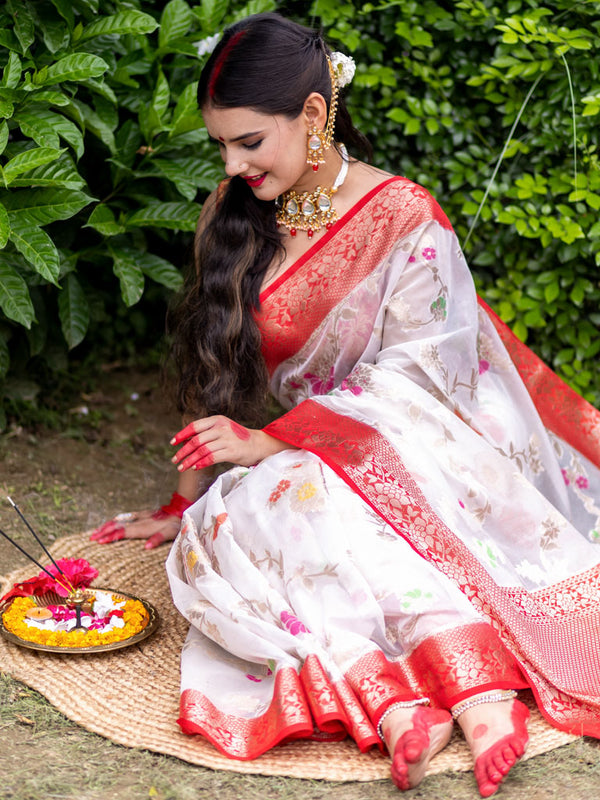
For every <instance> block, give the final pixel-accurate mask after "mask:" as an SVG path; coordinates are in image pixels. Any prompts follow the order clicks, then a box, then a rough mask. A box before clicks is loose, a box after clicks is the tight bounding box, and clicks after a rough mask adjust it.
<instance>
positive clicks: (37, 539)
mask: <svg viewBox="0 0 600 800" xmlns="http://www.w3.org/2000/svg"><path fill="white" fill-rule="evenodd" d="M6 499H7V500H8V502H9V503H10V504H11V506H12V507H13V508H14V510H15V511H16V512H17V514H18V515H19V516H20V517H21V519H22V520H23V522H24V523H25V525H27V527H28V528H29V530H30V531H31V533H32V534H33V536H34V537H35V540H36V542H37V543H38V544H39V545H40V547H41V548H42V550H43V551H44V553H46V555H47V556H48V558H49V559H50V561H52V563H53V564H54V566H55V567H56V569H57V570H58V572H60V574H61V575H62V576H63V578H64V579H65V580H66V582H67V584H69V585H71V581H70V580H69V579H68V578H67V576H66V575H65V573H64V572H63V570H62V569H61V568H60V567H59V566H58V564H57V563H56V561H55V560H54V559H53V558H52V556H51V555H50V551H49V550H48V548H47V547H46V545H45V544H44V543H43V542H42V540H41V539H40V537H39V536H38V535H37V533H36V532H35V531H34V530H33V528H32V527H31V525H30V524H29V522H27V520H26V519H25V516H24V515H23V513H22V512H21V509H20V508H19V506H18V505H17V504H16V503H15V501H14V500H13V499H12V498H11V497H9V496H8V495H6ZM4 535H5V536H6V534H4ZM13 544H16V542H13ZM17 547H18V545H17ZM26 555H27V554H26ZM36 563H37V562H36ZM48 574H50V573H48ZM64 588H66V587H64ZM73 588H74V587H73V586H72V585H71V589H70V590H69V591H71V590H72V589H73Z"/></svg>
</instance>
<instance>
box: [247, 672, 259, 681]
mask: <svg viewBox="0 0 600 800" xmlns="http://www.w3.org/2000/svg"><path fill="white" fill-rule="evenodd" d="M246 677H247V678H248V680H249V681H254V683H260V682H261V681H262V678H256V677H255V676H254V675H250V673H247V674H246Z"/></svg>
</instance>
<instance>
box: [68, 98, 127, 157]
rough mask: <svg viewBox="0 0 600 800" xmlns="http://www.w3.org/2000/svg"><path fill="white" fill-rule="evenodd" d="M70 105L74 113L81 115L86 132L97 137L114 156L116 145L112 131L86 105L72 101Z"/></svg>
mask: <svg viewBox="0 0 600 800" xmlns="http://www.w3.org/2000/svg"><path fill="white" fill-rule="evenodd" d="M71 105H72V106H73V107H74V108H75V109H76V112H77V113H78V114H79V115H81V118H82V119H83V122H84V124H85V127H86V128H87V130H89V131H91V132H92V133H93V134H94V136H97V137H98V139H100V141H101V142H103V143H104V144H105V145H106V147H107V148H108V149H109V150H110V152H111V154H114V153H115V152H116V145H115V137H114V134H113V132H112V129H111V128H110V127H109V126H108V125H107V124H106V123H105V122H104V121H103V120H102V119H101V118H100V116H99V115H98V114H97V113H96V112H95V111H94V109H93V108H90V106H88V105H87V104H86V103H82V102H81V101H79V100H75V99H74V100H73V101H72V102H71Z"/></svg>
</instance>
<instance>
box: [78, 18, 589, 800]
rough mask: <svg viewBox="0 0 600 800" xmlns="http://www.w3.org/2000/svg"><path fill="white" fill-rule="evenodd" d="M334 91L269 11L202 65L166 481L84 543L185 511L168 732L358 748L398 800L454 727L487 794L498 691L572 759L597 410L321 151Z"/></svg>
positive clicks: (310, 42)
mask: <svg viewBox="0 0 600 800" xmlns="http://www.w3.org/2000/svg"><path fill="white" fill-rule="evenodd" d="M351 76H352V64H351V63H350V62H349V60H348V59H346V58H344V57H343V56H340V54H337V53H331V51H330V50H329V49H328V47H327V46H326V44H325V43H324V42H323V40H322V38H321V37H320V36H319V35H318V34H317V33H314V32H312V31H310V30H307V29H305V28H303V27H300V26H299V25H296V24H295V23H292V22H289V21H286V20H285V19H282V18H281V17H279V16H277V15H273V14H261V15H256V16H253V17H250V18H248V19H245V20H243V21H242V22H239V23H237V24H235V25H233V26H232V27H231V28H229V29H228V30H226V31H225V33H224V35H223V38H222V39H221V41H220V43H219V45H218V46H217V48H216V50H215V52H214V53H213V54H212V56H211V57H210V59H209V61H208V62H207V64H206V66H205V68H204V70H203V72H202V76H201V79H200V85H199V103H200V106H201V109H202V113H203V115H204V120H205V123H206V127H207V130H208V132H209V134H210V136H211V137H212V139H214V141H215V143H216V146H218V147H219V149H220V152H221V155H222V157H223V160H224V162H225V170H226V173H227V176H228V178H227V180H225V181H224V182H223V183H222V184H221V185H220V186H219V188H218V189H217V190H216V192H215V193H213V195H212V196H211V197H210V198H209V200H208V201H207V202H206V204H205V207H204V210H203V213H202V216H201V220H200V223H199V229H198V236H197V242H196V270H195V271H194V274H193V275H192V276H191V280H190V281H189V283H188V286H187V290H186V294H185V296H184V298H183V300H182V302H181V304H180V305H179V307H178V309H177V311H176V313H175V316H174V323H173V330H174V337H175V339H174V356H175V362H176V364H177V366H178V369H179V384H178V398H179V403H180V407H181V411H182V412H183V414H184V415H185V418H186V420H187V421H188V424H186V426H185V427H184V428H183V430H182V431H180V432H179V433H178V434H177V435H176V436H175V437H174V438H173V440H172V444H173V445H176V446H178V445H181V447H180V449H179V450H178V452H177V454H176V455H175V456H174V458H173V461H174V462H175V463H176V464H177V466H178V469H179V470H180V472H181V478H180V484H179V488H178V492H177V493H176V494H175V495H174V497H173V499H172V501H171V503H170V504H169V505H167V506H165V507H163V508H162V509H161V510H159V511H158V512H154V514H152V515H151V514H148V515H146V516H145V517H143V518H141V519H140V518H139V516H138V518H137V519H136V520H135V521H132V522H131V524H129V523H128V522H127V520H125V521H124V520H122V519H121V520H119V519H117V520H112V521H111V522H109V523H106V525H104V526H103V527H102V528H101V529H99V531H97V532H96V533H95V534H94V535H93V538H94V539H95V540H96V541H99V542H105V541H111V540H114V539H115V538H123V537H149V536H152V538H150V539H149V541H148V543H147V546H153V545H155V544H156V543H157V542H159V541H163V540H166V539H172V538H174V537H175V535H176V533H177V530H178V528H179V522H180V519H179V518H180V517H181V516H182V514H183V525H182V528H181V532H180V534H179V536H178V538H177V540H176V542H175V544H174V546H173V548H172V550H171V553H170V555H169V558H168V561H167V570H168V574H169V579H170V582H171V588H172V593H173V598H174V602H175V604H176V606H177V607H178V608H179V610H180V611H181V613H182V614H184V615H185V616H186V617H187V618H188V619H189V621H190V622H191V627H190V632H189V635H188V639H187V641H186V644H185V647H184V651H183V655H182V695H181V718H180V720H179V722H180V725H181V727H182V729H183V730H184V731H185V732H186V733H190V734H201V735H202V736H204V737H206V738H208V739H209V740H210V741H211V742H212V743H213V744H214V745H215V746H216V747H217V748H219V749H220V750H221V751H222V752H224V753H226V754H227V755H229V756H232V757H234V758H239V759H249V758H255V757H256V756H258V755H260V754H261V753H263V752H264V751H265V750H267V749H268V748H271V747H273V746H274V745H275V744H277V743H278V742H281V741H283V740H290V739H294V738H301V737H304V738H314V737H317V738H321V739H327V738H343V737H344V736H346V735H348V734H349V735H350V736H352V737H353V738H354V739H355V741H356V743H357V745H358V747H359V748H360V750H362V751H364V750H367V749H369V748H370V747H372V746H374V745H375V746H377V745H378V746H382V742H384V743H385V745H386V746H387V749H388V751H389V752H390V754H391V755H392V759H393V763H392V778H393V780H394V782H395V784H396V785H397V786H398V787H399V788H400V789H409V788H412V787H414V786H416V785H417V784H418V783H419V782H420V780H421V779H422V778H423V776H424V774H425V772H426V769H427V766H428V763H429V761H430V759H431V758H432V756H433V755H435V753H437V752H438V751H439V750H440V749H441V748H443V747H444V746H445V745H446V744H447V742H448V740H449V739H450V736H451V733H452V727H453V723H454V721H456V722H457V723H458V725H459V726H460V727H461V728H462V730H463V732H464V735H465V737H466V740H467V743H468V745H469V747H470V749H471V751H472V754H473V760H474V769H475V777H476V779H477V783H478V786H479V790H480V793H481V795H482V796H484V797H487V796H489V795H491V794H493V793H494V792H495V791H496V790H497V788H498V786H499V784H500V783H501V781H502V780H503V779H504V778H505V776H506V775H507V773H508V772H509V770H510V769H511V767H512V766H513V765H514V764H515V762H516V761H517V760H518V759H519V758H520V757H521V756H522V755H523V753H524V751H525V747H526V745H527V728H526V724H527V719H528V715H529V714H528V710H527V707H526V706H525V705H524V704H523V703H522V702H520V701H519V700H517V699H516V698H515V695H516V692H517V691H518V690H522V689H527V688H529V689H532V690H533V693H534V695H535V699H536V701H537V703H538V705H539V707H540V710H541V712H542V713H543V714H544V716H545V717H546V718H547V719H548V720H549V721H550V722H551V723H552V724H553V725H555V726H557V727H558V728H561V729H562V730H566V731H570V732H574V733H577V734H587V735H592V736H598V735H600V701H599V698H600V691H599V690H600V611H599V608H600V605H599V599H600V591H599V581H598V576H599V571H600V570H599V567H598V562H599V561H600V551H599V550H598V547H599V545H598V541H599V540H600V470H599V469H598V467H597V466H596V465H595V464H598V463H600V459H599V454H600V449H599V434H600V415H599V414H598V412H597V411H595V410H594V409H593V408H591V407H590V406H589V405H588V404H586V403H585V402H584V401H583V400H582V399H581V398H580V397H578V396H577V395H575V394H574V393H572V392H571V391H570V390H569V389H568V388H567V387H566V386H565V385H564V384H562V383H561V382H560V381H559V379H558V378H557V377H556V376H555V375H554V374H553V373H552V372H550V370H548V369H547V368H546V367H544V365H542V364H541V362H540V361H539V360H538V359H537V358H536V357H535V356H534V355H533V354H532V353H531V352H530V351H529V350H527V348H525V347H524V346H522V345H521V344H520V343H519V342H518V341H517V340H515V339H514V337H512V335H511V334H510V332H508V331H507V330H506V329H505V328H504V326H503V325H502V323H500V322H499V321H498V320H497V318H496V317H495V316H494V315H493V314H492V312H491V311H489V309H487V308H486V307H485V306H484V305H483V303H480V302H478V300H477V297H476V294H475V290H474V286H473V281H472V278H471V275H470V272H469V270H468V268H467V265H466V263H465V260H464V258H463V255H462V253H461V250H460V247H459V245H458V242H457V239H456V237H455V235H454V233H453V230H452V227H451V225H450V222H449V221H448V219H447V218H446V216H445V215H444V213H443V211H442V210H441V209H440V207H439V206H438V204H437V203H436V202H435V200H433V199H432V197H431V196H430V195H429V194H428V193H427V191H426V190H425V189H423V188H422V187H420V186H417V185H415V184H414V183H412V182H411V181H409V180H407V179H405V178H399V177H393V176H391V175H389V174H387V173H384V172H382V171H380V170H378V169H375V168H374V167H371V166H369V165H367V164H365V163H363V162H361V161H358V160H355V159H354V158H351V157H350V156H348V154H347V151H346V147H345V146H344V145H347V146H348V147H350V148H351V149H353V150H355V151H356V150H361V149H362V150H363V151H364V146H365V144H366V143H365V140H364V139H363V137H362V136H361V135H360V134H359V133H358V132H357V131H356V130H355V129H354V128H353V126H352V123H351V120H350V117H349V115H348V111H347V109H346V107H345V104H344V102H343V99H342V98H341V97H340V96H339V89H340V88H341V87H342V86H343V85H345V84H346V83H347V82H348V81H349V80H350V79H351ZM503 340H504V343H503ZM507 348H508V349H507ZM520 372H521V373H522V374H523V375H524V376H525V380H526V382H527V386H526V383H524V381H523V379H522V377H521V376H520ZM267 390H270V391H271V393H272V394H273V395H274V396H275V398H276V399H277V400H278V401H279V403H280V404H281V406H283V408H284V409H287V411H286V412H285V413H283V414H282V416H280V417H279V418H278V419H277V420H276V421H274V422H272V423H271V424H269V425H267V426H266V427H264V428H262V429H261V428H260V423H259V422H257V419H258V418H260V415H261V413H262V411H263V409H264V407H265V403H266V396H267ZM528 390H529V391H528ZM225 463H227V464H235V465H237V466H234V467H233V468H231V469H229V470H228V471H226V472H221V474H220V475H219V476H218V477H215V474H214V472H213V470H214V468H215V467H216V466H217V467H218V465H222V464H225ZM199 495H201V496H200V498H199V499H197V498H198V496H199ZM192 500H197V501H196V502H194V504H193V505H190V501H192ZM188 505H190V507H189V508H187V510H185V509H186V507H187V506H188Z"/></svg>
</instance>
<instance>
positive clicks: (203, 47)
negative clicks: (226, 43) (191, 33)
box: [194, 33, 221, 58]
mask: <svg viewBox="0 0 600 800" xmlns="http://www.w3.org/2000/svg"><path fill="white" fill-rule="evenodd" d="M220 38H221V34H220V33H215V35H214V36H207V37H206V39H201V40H200V41H199V42H194V47H195V48H196V50H197V51H198V58H202V56H205V55H206V54H207V53H212V51H213V50H214V49H215V47H216V46H217V44H218V43H219V39H220Z"/></svg>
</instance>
